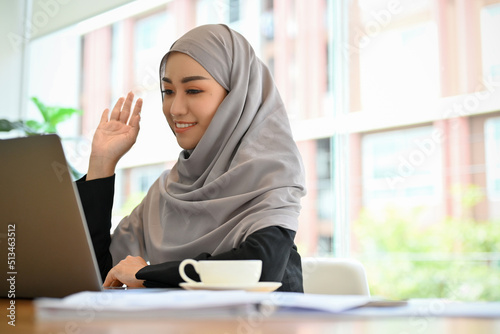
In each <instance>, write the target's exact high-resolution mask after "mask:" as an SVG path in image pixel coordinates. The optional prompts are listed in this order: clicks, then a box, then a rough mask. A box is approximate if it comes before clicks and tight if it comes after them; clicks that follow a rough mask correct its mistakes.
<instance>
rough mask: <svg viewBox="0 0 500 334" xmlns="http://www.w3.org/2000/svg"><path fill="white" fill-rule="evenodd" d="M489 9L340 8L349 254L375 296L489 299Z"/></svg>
mask: <svg viewBox="0 0 500 334" xmlns="http://www.w3.org/2000/svg"><path fill="white" fill-rule="evenodd" d="M494 2H496V1H494ZM499 8H500V7H499V5H498V4H492V5H483V4H482V3H480V2H474V1H471V2H450V1H411V2H410V1H397V2H396V1H362V0H359V1H353V2H350V7H349V18H350V23H349V41H350V44H349V47H348V49H347V51H348V52H347V54H348V56H349V57H348V59H347V60H348V63H349V70H350V75H349V79H348V80H346V84H348V87H349V88H350V106H349V109H350V113H349V114H350V115H349V117H350V119H351V120H352V121H353V122H355V121H358V122H357V123H356V124H355V125H352V126H351V128H352V129H353V131H352V132H351V140H350V142H349V145H350V170H352V171H354V172H353V173H351V174H350V177H351V180H350V184H351V185H353V187H351V188H350V195H349V199H350V202H351V203H352V204H351V216H350V217H349V224H350V226H351V232H352V234H351V239H350V240H351V241H352V244H351V255H352V256H354V257H357V258H358V259H360V260H361V261H362V262H363V263H364V264H365V266H366V268H367V271H368V277H369V281H370V288H371V290H372V293H373V294H375V295H383V296H386V297H392V298H415V297H446V298H456V299H472V300H474V299H486V300H496V299H498V297H499V294H498V292H496V289H495V287H494V284H493V283H492V282H493V281H494V278H495V277H497V276H498V275H499V274H500V267H499V264H500V262H499V260H500V258H499V255H498V254H499V253H498V252H499V246H498V242H496V241H495V240H498V237H499V232H498V230H499V229H498V220H499V212H498V211H499V210H498V209H496V208H498V207H499V205H498V204H499V203H498V201H499V198H498V190H499V188H498V187H499V184H500V182H499V177H498V169H499V166H500V165H499V161H498V159H497V157H498V149H499V146H498V143H499V141H498V138H499V136H498V133H499V132H498V124H499V123H498V116H499V114H498V112H496V113H489V111H491V110H499V109H498V107H499V105H498V100H495V98H494V96H495V95H497V94H498V87H499V86H500V85H499V82H498V78H499V77H498V76H497V74H498V73H497V72H498V71H497V68H498V65H499V61H498V59H499V53H498V50H499V49H498V43H496V42H494V37H493V36H494V35H495V34H497V33H498V31H499V29H500V26H499V25H498V22H500V21H499V20H498V18H500V16H499V14H500V10H499ZM488 103H490V104H491V106H487V104H488ZM358 180H359V181H358Z"/></svg>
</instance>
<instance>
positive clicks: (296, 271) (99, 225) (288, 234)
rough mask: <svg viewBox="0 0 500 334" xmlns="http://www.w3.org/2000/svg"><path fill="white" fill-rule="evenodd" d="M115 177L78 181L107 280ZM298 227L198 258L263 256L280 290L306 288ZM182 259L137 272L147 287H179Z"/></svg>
mask: <svg viewBox="0 0 500 334" xmlns="http://www.w3.org/2000/svg"><path fill="white" fill-rule="evenodd" d="M114 182H115V177H114V176H111V177H108V178H102V179H96V180H91V181H86V180H85V177H83V178H82V179H80V180H78V181H77V182H76V185H77V188H78V192H79V194H80V199H81V203H82V207H83V210H84V213H85V217H86V220H87V225H88V229H89V232H90V236H91V239H92V244H93V247H94V252H95V255H96V258H97V261H98V264H99V270H100V272H101V277H102V278H103V280H104V279H105V278H106V275H107V274H108V272H109V270H110V269H111V268H112V266H113V259H112V257H111V253H110V251H109V246H110V244H111V234H110V229H111V210H112V207H113V195H114ZM294 238H295V231H292V230H289V229H285V228H282V227H279V226H270V227H266V228H263V229H261V230H258V231H256V232H254V233H252V234H251V235H249V236H248V237H247V238H246V240H245V241H243V242H242V243H241V244H240V245H239V247H238V248H233V249H231V250H230V251H227V252H224V253H221V254H217V255H214V256H212V255H211V254H209V253H206V252H203V250H200V254H199V255H197V256H196V257H194V259H195V260H243V259H260V260H262V274H261V277H260V281H270V282H281V283H282V286H281V287H280V288H279V289H278V290H280V291H294V292H303V287H302V267H301V259H300V255H299V253H298V252H297V247H296V246H295V244H294ZM182 260H183V259H179V261H170V262H164V263H159V264H152V265H148V266H146V267H144V268H142V269H141V270H139V271H138V272H137V273H136V275H135V276H136V278H137V279H140V280H145V282H144V286H146V287H178V286H179V283H181V282H183V279H182V278H181V276H180V274H179V264H180V263H181V261H182ZM186 273H187V274H188V275H189V276H190V277H192V278H193V279H195V280H199V277H198V275H197V274H196V272H195V271H194V269H192V267H191V266H188V267H186Z"/></svg>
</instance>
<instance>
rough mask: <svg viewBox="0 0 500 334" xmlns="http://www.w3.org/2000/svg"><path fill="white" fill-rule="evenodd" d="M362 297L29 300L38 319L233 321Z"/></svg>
mask: <svg viewBox="0 0 500 334" xmlns="http://www.w3.org/2000/svg"><path fill="white" fill-rule="evenodd" d="M368 300H369V299H368V298H367V297H360V296H327V295H312V294H302V293H286V292H274V293H256V292H245V291H203V290H200V291H184V290H171V291H157V292H154V293H153V292H150V291H148V290H146V289H145V290H143V291H141V290H135V291H134V290H129V291H104V292H81V293H77V294H74V295H71V296H68V297H65V298H61V299H57V298H41V299H37V300H35V309H36V313H37V316H38V317H39V318H41V319H43V318H57V317H61V318H79V317H86V316H89V315H92V316H93V317H124V316H136V317H140V316H151V317H152V316H159V315H161V316H168V315H172V316H179V315H182V314H187V315H190V316H193V315H194V314H199V315H207V314H218V315H234V314H237V313H242V312H243V313H247V312H254V311H259V310H263V309H265V310H266V312H273V313H274V312H277V311H280V312H283V311H286V312H303V311H306V310H307V311H310V312H328V313H337V312H342V311H345V310H348V309H352V308H355V307H359V306H362V305H364V304H366V303H367V301H368Z"/></svg>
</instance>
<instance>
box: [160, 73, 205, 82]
mask: <svg viewBox="0 0 500 334" xmlns="http://www.w3.org/2000/svg"><path fill="white" fill-rule="evenodd" d="M161 80H162V81H165V82H168V83H170V84H171V83H172V79H170V78H167V77H163V78H161ZM196 80H210V78H207V77H204V76H201V75H193V76H190V77H184V78H182V80H181V83H186V82H190V81H196Z"/></svg>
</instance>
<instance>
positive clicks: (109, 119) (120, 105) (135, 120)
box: [87, 92, 142, 180]
mask: <svg viewBox="0 0 500 334" xmlns="http://www.w3.org/2000/svg"><path fill="white" fill-rule="evenodd" d="M133 100H134V94H133V93H132V92H130V93H128V95H127V98H126V99H125V98H123V97H121V98H120V99H118V101H117V102H116V104H115V106H114V108H113V110H112V111H111V115H109V109H106V110H104V112H103V113H102V116H101V121H100V123H99V126H98V127H97V130H96V132H95V134H94V139H93V140H92V153H91V155H90V162H89V170H88V172H87V180H92V179H98V178H103V177H108V176H112V175H113V174H114V173H115V168H116V164H117V163H118V161H119V160H120V158H121V157H122V156H123V155H124V154H125V153H127V151H128V150H130V148H131V147H132V146H133V145H134V143H135V141H136V139H137V135H138V134H139V122H140V118H141V117H140V112H141V108H142V99H138V100H137V101H136V103H135V106H134V108H133V112H132V113H131V110H132V102H133Z"/></svg>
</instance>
